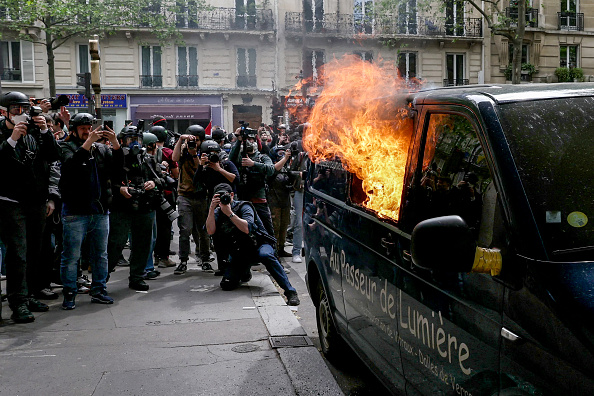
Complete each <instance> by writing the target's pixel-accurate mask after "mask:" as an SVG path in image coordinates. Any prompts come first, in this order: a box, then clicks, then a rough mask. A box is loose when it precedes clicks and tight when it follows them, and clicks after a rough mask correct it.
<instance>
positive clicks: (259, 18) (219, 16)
mask: <svg viewBox="0 0 594 396" xmlns="http://www.w3.org/2000/svg"><path fill="white" fill-rule="evenodd" d="M175 25H176V26H177V27H178V28H189V29H204V30H254V31H267V30H274V19H273V17H272V10H265V9H254V10H245V11H241V10H238V9H236V8H214V9H211V10H200V11H196V12H190V11H189V10H185V11H183V12H178V13H177V14H176V15H175Z"/></svg>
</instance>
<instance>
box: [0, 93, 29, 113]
mask: <svg viewBox="0 0 594 396" xmlns="http://www.w3.org/2000/svg"><path fill="white" fill-rule="evenodd" d="M30 104H31V103H30V102H29V97H28V96H27V95H25V94H24V93H22V92H16V91H13V92H6V93H5V94H4V95H2V96H1V97H0V109H2V110H5V111H8V107H9V106H11V105H30Z"/></svg>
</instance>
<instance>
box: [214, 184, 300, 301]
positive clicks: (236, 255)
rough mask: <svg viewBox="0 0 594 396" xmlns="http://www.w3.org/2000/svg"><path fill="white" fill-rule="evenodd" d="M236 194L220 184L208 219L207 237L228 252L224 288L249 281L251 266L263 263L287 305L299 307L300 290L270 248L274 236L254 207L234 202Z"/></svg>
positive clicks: (232, 287)
mask: <svg viewBox="0 0 594 396" xmlns="http://www.w3.org/2000/svg"><path fill="white" fill-rule="evenodd" d="M234 195H235V194H234V193H233V190H232V189H231V186H230V185H229V184H227V183H221V184H219V185H217V186H216V187H215V189H214V197H213V199H212V201H211V203H210V207H209V210H208V217H207V219H206V230H207V231H208V234H209V235H212V236H213V238H215V240H216V241H217V243H218V244H221V245H225V247H226V250H227V251H228V252H229V255H228V257H229V267H227V269H226V270H225V275H224V276H223V280H221V288H222V289H223V290H226V291H227V290H233V289H235V288H237V287H238V286H239V284H240V283H241V282H242V281H244V282H247V281H249V280H250V279H251V272H250V267H251V265H252V263H255V262H261V263H262V264H264V266H265V267H266V269H267V270H268V272H269V273H270V275H271V276H272V278H273V279H274V280H275V281H276V282H277V283H278V285H279V286H280V287H281V288H282V289H283V290H284V292H285V296H286V297H287V304H288V305H299V297H298V296H297V291H296V290H295V289H294V288H293V286H291V283H290V282H289V279H288V278H287V275H286V274H285V273H284V271H283V268H282V266H281V265H280V263H279V261H278V259H277V258H276V257H275V255H274V248H273V247H272V245H271V244H274V242H275V240H274V237H272V236H271V235H270V234H268V233H267V232H266V230H265V229H264V227H263V225H262V222H261V221H260V218H259V217H258V214H257V213H256V211H255V210H254V208H253V206H252V204H251V203H250V202H245V201H234V200H233V197H234Z"/></svg>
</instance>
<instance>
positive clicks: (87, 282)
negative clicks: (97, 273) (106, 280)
mask: <svg viewBox="0 0 594 396" xmlns="http://www.w3.org/2000/svg"><path fill="white" fill-rule="evenodd" d="M76 283H77V284H78V285H82V286H86V287H91V281H90V280H89V277H88V276H86V275H82V276H79V277H78V278H77V279H76Z"/></svg>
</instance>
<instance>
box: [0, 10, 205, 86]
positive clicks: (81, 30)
mask: <svg viewBox="0 0 594 396" xmlns="http://www.w3.org/2000/svg"><path fill="white" fill-rule="evenodd" d="M192 3H193V5H194V7H195V8H194V9H195V11H198V10H199V9H200V8H204V7H205V6H204V2H203V0H195V1H193V2H192ZM185 10H186V8H185V5H184V4H182V3H181V2H180V1H177V2H173V3H168V4H167V5H162V4H161V2H160V0H38V1H23V0H0V15H2V16H3V17H4V18H2V19H5V20H6V23H5V25H4V26H3V28H4V29H6V30H9V31H13V32H16V33H18V35H19V39H21V40H24V41H30V42H33V43H38V44H43V45H44V46H45V50H46V54H47V65H48V81H49V88H50V96H52V97H53V96H55V95H56V82H55V65H54V62H55V56H54V51H55V50H56V49H57V48H59V47H60V46H61V45H63V44H64V43H66V42H67V41H68V40H69V39H71V38H73V37H91V36H93V35H95V34H98V35H99V36H105V35H108V34H114V33H116V32H117V31H119V30H122V29H123V28H125V29H127V30H141V31H143V30H144V31H146V32H147V34H153V35H155V36H156V37H157V38H158V39H159V40H160V41H161V42H165V41H166V40H171V39H180V38H181V34H180V33H179V30H178V28H177V27H176V23H175V17H176V15H177V13H178V12H184V11H185Z"/></svg>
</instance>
